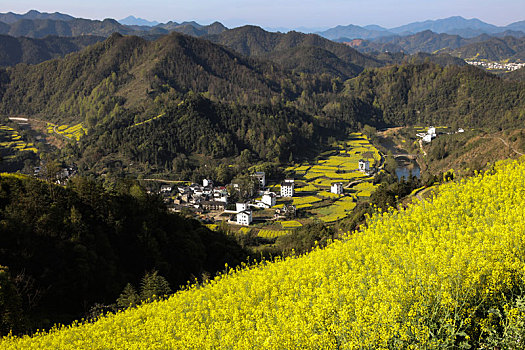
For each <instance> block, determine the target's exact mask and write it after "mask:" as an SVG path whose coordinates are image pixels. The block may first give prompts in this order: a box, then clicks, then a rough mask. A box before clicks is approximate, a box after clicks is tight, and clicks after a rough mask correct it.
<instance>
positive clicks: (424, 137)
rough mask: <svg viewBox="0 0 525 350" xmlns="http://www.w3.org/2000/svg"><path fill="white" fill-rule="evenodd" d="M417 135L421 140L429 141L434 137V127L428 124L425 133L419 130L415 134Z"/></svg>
mask: <svg viewBox="0 0 525 350" xmlns="http://www.w3.org/2000/svg"><path fill="white" fill-rule="evenodd" d="M416 136H417V137H419V138H421V139H422V140H423V142H426V143H430V142H432V140H433V139H435V138H436V128H435V127H433V126H430V127H429V128H428V130H427V132H426V133H424V132H421V133H418V134H416Z"/></svg>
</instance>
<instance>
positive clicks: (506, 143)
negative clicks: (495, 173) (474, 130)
mask: <svg viewBox="0 0 525 350" xmlns="http://www.w3.org/2000/svg"><path fill="white" fill-rule="evenodd" d="M482 138H483V139H498V140H500V141H501V142H503V144H504V145H505V147H507V148H510V150H511V151H512V152H514V153H516V154H518V155H520V156H525V154H523V153H521V152H520V151H517V150H516V149H515V148H514V147H512V146H511V145H510V144H509V143H508V142H507V141H505V140H504V139H503V138H501V137H499V136H483V137H482Z"/></svg>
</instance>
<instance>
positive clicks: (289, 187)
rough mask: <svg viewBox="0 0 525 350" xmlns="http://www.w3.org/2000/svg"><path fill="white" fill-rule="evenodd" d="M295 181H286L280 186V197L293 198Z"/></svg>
mask: <svg viewBox="0 0 525 350" xmlns="http://www.w3.org/2000/svg"><path fill="white" fill-rule="evenodd" d="M294 188H295V181H294V180H293V179H286V180H284V182H283V183H282V184H281V197H293V195H294V193H295V191H294Z"/></svg>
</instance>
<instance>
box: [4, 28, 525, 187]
mask: <svg viewBox="0 0 525 350" xmlns="http://www.w3.org/2000/svg"><path fill="white" fill-rule="evenodd" d="M280 35H282V34H280ZM293 37H294V34H293V33H292V34H291V35H287V36H286V38H287V40H288V39H291V38H293ZM276 38H277V37H276ZM278 38H281V39H282V38H284V36H283V37H281V36H279V37H278ZM298 38H299V39H301V40H302V39H305V40H306V39H307V38H312V39H309V40H317V39H316V38H317V37H315V36H312V37H309V36H299V37H298ZM292 41H293V40H292ZM274 47H277V46H276V44H275V43H274ZM300 48H303V47H301V46H297V47H296V49H300ZM337 48H338V49H339V48H340V47H339V46H337ZM304 49H305V50H311V51H312V52H314V53H315V52H316V50H322V49H321V48H314V47H311V46H305V47H304ZM345 49H348V50H351V49H350V48H346V47H345ZM270 51H271V50H269V51H268V52H270ZM276 52H278V51H274V52H273V53H271V55H273V54H274V53H276ZM325 52H327V51H325ZM334 52H335V53H337V52H336V50H335V49H334ZM341 52H343V53H344V52H347V53H348V55H350V53H351V52H355V51H354V50H351V51H341ZM335 53H334V54H332V55H333V58H334V61H337V62H342V60H340V59H339V58H337V57H336V56H335ZM341 55H342V54H341ZM269 56H270V55H269ZM269 56H268V57H269ZM292 57H293V58H294V59H295V60H297V61H298V62H301V59H302V55H301V53H300V51H298V52H297V54H296V55H293V56H292ZM363 57H365V56H363ZM307 59H308V58H307ZM429 60H430V59H429ZM426 61H427V58H425V57H421V58H416V59H415V60H414V61H413V62H412V63H405V64H402V65H399V66H390V67H383V68H368V69H365V71H363V72H362V73H361V74H360V75H359V76H357V77H355V78H353V79H349V80H346V81H345V82H343V81H342V79H341V78H338V77H334V76H333V75H329V74H312V73H308V72H304V71H300V70H299V71H298V70H297V69H298V68H297V69H296V71H295V72H294V71H291V70H288V69H286V68H283V67H282V66H281V65H280V64H278V63H275V62H271V61H269V60H265V59H263V58H250V57H246V56H243V55H241V54H239V53H236V52H234V51H232V50H231V49H228V48H226V47H224V46H221V45H217V44H214V43H212V42H210V41H208V40H203V39H198V38H193V37H189V36H186V35H182V34H177V33H172V34H169V35H167V36H164V37H162V38H160V39H158V40H156V41H153V42H151V41H147V40H144V39H142V38H139V37H133V36H121V35H119V34H115V35H113V36H111V37H110V38H108V39H107V40H106V41H104V42H101V43H97V44H95V45H93V46H90V47H88V48H87V49H85V50H83V51H81V52H78V53H73V54H70V55H68V56H67V57H65V58H63V59H56V60H51V61H47V62H44V63H41V64H39V65H35V66H25V65H18V66H16V67H12V68H8V69H5V70H3V71H0V84H1V85H0V113H1V114H4V115H13V114H17V115H29V116H34V117H36V118H40V119H44V120H50V121H53V122H60V123H62V124H64V123H65V124H71V123H78V122H83V123H84V125H85V126H86V127H87V128H88V134H87V136H85V137H84V138H83V139H82V140H81V141H80V143H79V144H78V145H75V146H72V147H73V148H74V149H72V150H71V152H69V155H70V156H71V157H72V158H71V159H70V161H72V162H75V163H77V164H80V165H81V169H91V170H93V171H95V172H97V173H106V172H113V171H116V172H117V173H119V174H120V173H121V172H122V173H123V174H126V173H129V172H130V171H133V170H135V172H136V170H137V169H141V170H140V172H143V173H157V172H163V171H170V172H176V173H177V174H178V175H181V176H182V175H185V176H187V175H188V174H189V175H192V174H195V172H192V171H189V170H190V169H192V170H195V167H198V166H199V164H201V165H202V164H205V163H206V162H210V161H211V160H212V159H219V158H224V157H226V158H228V157H239V156H241V152H242V151H243V150H245V151H244V155H243V157H241V158H240V161H241V162H243V164H244V165H248V164H253V163H256V162H258V161H271V162H278V163H279V162H286V161H289V160H292V159H295V158H298V157H299V158H300V157H302V156H304V155H305V154H306V153H307V152H309V151H311V150H312V149H319V147H318V146H319V145H320V144H322V143H323V142H325V141H326V140H327V139H328V137H329V136H333V137H338V136H343V135H344V134H345V133H346V132H347V131H349V130H356V129H359V128H360V126H362V125H364V124H369V125H374V126H377V127H384V126H389V125H406V124H421V123H423V124H427V123H429V124H446V125H456V124H457V125H460V126H462V127H468V126H469V125H472V126H476V127H502V128H506V127H513V126H515V125H516V122H518V121H520V120H522V119H523V118H524V116H523V113H524V112H523V111H525V98H524V91H525V88H524V85H523V83H518V82H515V81H504V80H502V79H500V78H498V77H495V76H493V75H491V74H490V73H487V72H484V71H482V70H480V69H477V68H475V67H458V66H453V65H452V66H448V67H445V68H443V67H442V66H439V65H436V64H433V63H430V62H428V63H425V62H426ZM443 62H445V63H447V64H448V62H450V58H447V57H443ZM297 66H298V67H299V66H300V64H299V63H298V64H297ZM334 67H337V66H334ZM334 69H335V68H334ZM192 155H195V156H196V155H198V156H197V157H194V158H191V156H192ZM184 157H189V158H190V159H189V160H188V159H183V158H184ZM196 159H200V160H196ZM128 164H133V166H132V167H133V168H134V169H129V168H128ZM229 164H230V165H231V162H230V161H228V160H224V162H223V163H222V166H226V167H227V166H228V165H229ZM240 168H242V167H240ZM244 168H246V167H244ZM228 169H229V168H228ZM188 171H189V172H188ZM226 172H227V171H226ZM211 175H212V177H214V176H217V177H218V176H219V175H218V174H216V173H214V174H211ZM182 177H184V176H182ZM214 178H215V177H214ZM222 178H224V179H227V178H228V177H227V176H222Z"/></svg>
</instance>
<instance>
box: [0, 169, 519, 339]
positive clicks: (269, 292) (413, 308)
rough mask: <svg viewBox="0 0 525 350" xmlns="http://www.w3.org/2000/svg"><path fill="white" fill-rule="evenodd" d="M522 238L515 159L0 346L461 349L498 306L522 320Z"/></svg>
mask: <svg viewBox="0 0 525 350" xmlns="http://www.w3.org/2000/svg"><path fill="white" fill-rule="evenodd" d="M524 243H525V165H524V164H523V163H522V162H520V161H513V162H509V163H507V164H505V165H502V166H501V167H499V168H498V170H497V171H496V172H495V173H494V174H490V175H483V176H482V175H479V176H476V177H474V178H471V179H468V180H465V181H462V182H461V183H457V184H454V183H452V184H449V185H445V186H443V188H442V189H441V191H440V194H439V196H438V197H435V198H433V199H432V201H431V202H422V203H417V204H414V205H410V206H409V207H408V208H407V209H405V210H403V211H399V212H398V211H391V212H387V213H383V214H380V215H376V216H374V217H372V218H370V219H369V221H368V224H367V228H365V229H363V230H362V231H360V232H355V233H352V234H349V235H348V236H347V237H346V238H345V239H343V240H340V241H336V242H334V243H332V244H330V245H329V246H328V247H326V248H324V249H317V250H315V251H313V252H311V253H309V254H307V255H304V256H300V257H290V258H286V259H283V260H277V261H275V262H273V263H261V264H259V265H258V266H252V267H249V268H247V267H245V268H243V269H240V270H239V271H230V272H229V273H228V274H226V275H223V276H220V277H217V278H215V279H214V280H212V281H211V282H209V283H208V284H206V285H204V286H193V287H191V288H189V289H188V290H185V291H181V292H178V293H176V294H175V295H173V296H171V297H170V298H169V299H168V300H166V301H158V302H153V303H149V304H145V305H142V306H140V307H138V308H134V309H129V310H126V311H123V312H119V313H118V314H116V315H108V316H106V317H103V318H101V319H100V320H99V321H97V322H95V323H87V324H75V325H72V326H69V327H64V328H61V329H55V330H52V331H51V332H50V333H49V334H46V333H39V334H36V335H34V336H33V337H23V338H6V339H4V340H3V341H2V342H1V343H0V348H3V349H19V348H30V349H371V348H392V349H397V348H413V349H430V348H437V347H448V348H458V347H459V345H460V344H463V345H464V344H465V343H472V342H475V341H479V339H482V338H483V337H484V336H487V334H488V333H489V332H490V330H491V329H494V327H492V326H494V325H495V323H498V322H499V321H497V318H495V316H494V315H495V314H494V312H492V313H491V312H489V310H493V307H499V309H500V310H502V311H501V312H502V314H503V311H505V312H506V314H508V315H511V316H509V318H508V319H507V320H506V321H505V322H511V323H512V322H518V321H519V320H521V322H522V321H523V318H522V316H523V313H520V310H518V309H516V308H515V307H514V306H513V305H515V304H512V303H511V302H510V300H511V298H512V296H513V295H515V294H516V291H519V289H518V287H522V286H523V277H524V276H523V274H524V272H525V249H523V248H524V247H525V245H524ZM520 315H521V316H520ZM520 317H521V318H520ZM516 320H518V321H516ZM506 324H507V323H506ZM499 325H501V326H502V327H503V326H504V325H503V323H501V324H499ZM496 326H498V325H496ZM515 341H518V342H519V341H520V340H519V339H518V338H516V339H515ZM521 341H523V338H521ZM478 345H479V344H478ZM521 345H523V344H521ZM487 348H489V347H487ZM492 348H494V347H492ZM519 348H523V347H519Z"/></svg>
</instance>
